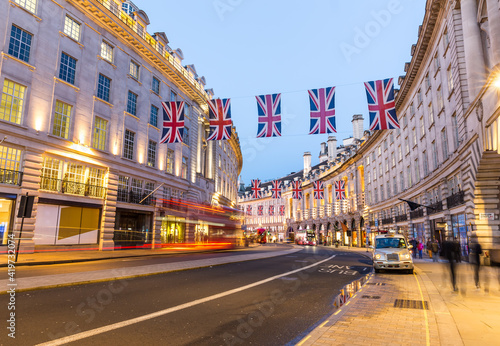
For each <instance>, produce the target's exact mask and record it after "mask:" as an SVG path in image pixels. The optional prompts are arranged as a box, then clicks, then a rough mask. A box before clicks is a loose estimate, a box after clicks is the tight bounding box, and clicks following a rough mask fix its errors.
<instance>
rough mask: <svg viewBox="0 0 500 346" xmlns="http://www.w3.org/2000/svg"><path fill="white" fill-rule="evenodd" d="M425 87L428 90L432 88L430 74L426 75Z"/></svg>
mask: <svg viewBox="0 0 500 346" xmlns="http://www.w3.org/2000/svg"><path fill="white" fill-rule="evenodd" d="M425 87H426V88H427V90H429V89H430V88H431V77H430V76H429V73H427V74H426V75H425Z"/></svg>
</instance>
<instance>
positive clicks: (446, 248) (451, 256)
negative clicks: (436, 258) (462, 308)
mask: <svg viewBox="0 0 500 346" xmlns="http://www.w3.org/2000/svg"><path fill="white" fill-rule="evenodd" d="M443 253H444V257H445V258H446V259H447V260H448V263H449V265H450V277H451V286H452V289H453V291H458V288H457V280H456V276H455V274H456V273H455V257H456V256H455V246H454V242H453V241H451V240H445V241H444V242H443Z"/></svg>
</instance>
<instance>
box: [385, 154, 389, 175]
mask: <svg viewBox="0 0 500 346" xmlns="http://www.w3.org/2000/svg"><path fill="white" fill-rule="evenodd" d="M385 171H386V172H389V159H388V158H387V157H386V158H385Z"/></svg>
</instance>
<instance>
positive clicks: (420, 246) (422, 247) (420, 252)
mask: <svg viewBox="0 0 500 346" xmlns="http://www.w3.org/2000/svg"><path fill="white" fill-rule="evenodd" d="M417 249H418V258H419V259H422V251H423V250H424V243H422V242H418V245H417Z"/></svg>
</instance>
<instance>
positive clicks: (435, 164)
mask: <svg viewBox="0 0 500 346" xmlns="http://www.w3.org/2000/svg"><path fill="white" fill-rule="evenodd" d="M431 146H432V160H433V161H434V169H437V167H438V156H437V155H438V153H437V148H436V141H432V144H431Z"/></svg>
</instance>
